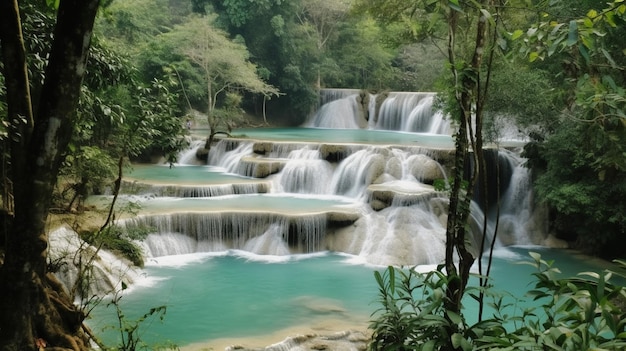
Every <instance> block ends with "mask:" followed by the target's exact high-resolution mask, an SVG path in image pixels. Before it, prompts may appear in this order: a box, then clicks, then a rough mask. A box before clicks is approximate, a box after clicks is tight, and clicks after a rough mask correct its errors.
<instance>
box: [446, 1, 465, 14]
mask: <svg viewBox="0 0 626 351" xmlns="http://www.w3.org/2000/svg"><path fill="white" fill-rule="evenodd" d="M448 6H449V7H450V8H451V9H453V10H454V11H458V12H463V8H462V7H461V4H459V0H448Z"/></svg>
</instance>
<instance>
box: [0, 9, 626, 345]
mask: <svg viewBox="0 0 626 351" xmlns="http://www.w3.org/2000/svg"><path fill="white" fill-rule="evenodd" d="M5 3H6V4H3V5H2V6H3V7H2V8H0V13H1V14H0V22H2V27H1V30H2V31H1V32H0V34H2V36H1V37H0V46H1V48H2V52H3V60H2V62H0V71H1V72H2V73H3V74H2V75H0V119H1V120H2V125H1V126H0V145H1V151H2V160H3V164H2V172H3V183H2V194H3V198H2V205H3V208H4V210H5V212H3V218H2V220H3V228H2V231H3V232H2V235H1V236H0V245H2V246H3V247H5V248H6V251H7V252H9V251H11V250H13V249H14V248H15V247H20V250H22V249H23V250H25V251H24V252H26V251H28V250H30V249H28V248H24V247H22V246H19V245H18V246H13V245H14V244H15V240H13V239H11V238H10V237H9V236H10V234H9V230H10V229H7V228H9V225H8V224H7V222H8V221H9V220H8V219H7V218H5V217H6V216H5V214H7V213H10V212H12V211H13V204H12V202H13V201H14V199H12V198H11V197H10V196H9V195H15V213H18V212H19V211H18V208H25V207H28V206H30V205H29V203H28V201H29V199H37V198H38V196H40V194H42V193H46V192H47V191H48V190H50V193H51V196H50V199H49V201H48V200H43V201H42V202H41V203H38V206H37V207H36V209H35V210H32V211H30V210H29V212H31V213H29V216H39V217H41V214H42V213H46V214H47V212H48V211H57V212H71V211H76V210H80V209H81V206H82V203H81V202H82V200H84V199H85V198H86V196H88V195H89V194H93V193H98V192H101V191H102V189H103V188H105V187H106V186H109V185H111V184H113V183H114V182H115V180H116V178H118V177H119V176H120V175H121V172H122V168H123V165H124V163H125V162H127V160H128V159H129V158H130V159H133V160H143V161H146V160H150V159H151V158H152V157H154V156H164V157H166V159H167V160H169V161H172V162H173V161H175V159H174V158H175V155H176V152H177V151H178V150H180V149H181V148H184V147H185V146H186V143H187V139H186V138H185V134H186V131H185V122H186V121H189V120H192V119H194V118H195V116H196V114H201V115H203V116H206V120H207V123H208V125H209V127H210V129H211V133H214V132H219V131H226V130H231V129H233V128H236V127H241V126H248V125H253V126H254V125H263V124H271V125H299V124H300V123H302V122H303V121H304V119H305V118H306V117H307V116H308V114H309V113H310V112H311V111H312V110H313V109H314V108H315V107H316V106H317V104H318V97H319V89H320V88H356V89H365V90H369V91H371V92H381V91H437V92H441V95H440V96H441V98H440V107H441V108H442V109H445V110H446V111H449V112H451V117H450V118H452V119H453V120H454V119H455V114H454V113H453V112H454V109H453V108H451V107H450V106H451V105H452V104H451V101H452V99H453V97H455V94H457V97H458V95H459V94H462V93H468V92H470V88H469V87H472V89H474V87H481V86H484V87H487V85H488V86H489V89H485V90H484V91H483V90H480V91H481V93H480V96H478V98H477V100H475V101H478V102H480V104H479V105H475V106H480V107H479V109H480V112H481V113H484V116H485V120H484V125H485V128H486V129H485V131H486V132H485V136H484V137H485V140H487V141H494V142H495V141H497V138H498V134H499V129H498V128H499V126H500V125H502V124H503V121H504V120H505V119H506V120H512V121H514V123H515V125H517V126H518V128H519V129H520V131H521V132H522V133H523V134H525V135H527V136H528V138H529V142H528V144H527V145H526V147H525V150H524V156H525V157H526V158H527V160H528V161H527V165H528V167H530V168H531V169H532V170H533V174H534V184H533V186H534V190H535V193H536V199H535V201H537V203H540V204H542V205H544V206H546V207H547V208H548V210H549V213H550V226H551V228H550V231H551V232H553V233H555V234H556V235H557V236H558V237H560V238H563V239H566V240H567V241H569V242H571V243H572V245H573V246H574V247H576V248H579V249H582V250H584V251H585V252H587V253H590V254H593V255H598V256H602V257H604V258H609V259H610V258H618V257H624V256H626V247H624V245H622V243H623V240H624V237H625V235H626V201H624V198H626V182H625V181H624V180H625V179H626V90H625V87H626V51H625V49H624V48H626V37H625V36H624V35H623V32H624V28H625V27H626V23H625V19H626V4H624V1H623V0H613V1H609V2H606V3H604V2H603V3H601V4H599V3H598V2H597V1H593V0H586V1H578V2H576V4H575V6H573V5H572V4H571V3H570V2H568V1H554V0H552V1H534V2H528V1H521V0H520V1H508V2H501V1H491V2H489V1H488V4H486V5H485V6H484V7H480V6H479V4H478V3H479V2H476V4H474V2H468V4H466V3H465V2H463V1H458V0H450V1H448V2H445V4H443V3H444V2H441V1H433V0H430V1H429V0H415V1H403V0H391V1H384V0H353V1H350V0H337V1H328V0H293V1H282V0H253V1H251V0H224V1H220V0H134V1H101V2H100V1H95V2H91V3H92V5H93V3H95V5H96V6H97V7H98V15H97V16H96V17H95V18H94V23H93V35H92V37H91V46H90V49H89V53H88V55H87V51H84V52H81V54H84V55H86V56H85V57H84V59H85V60H87V61H86V66H85V67H86V69H85V70H84V72H82V71H80V70H79V71H80V72H78V75H77V76H76V77H74V79H73V80H70V79H69V78H67V79H68V80H69V82H66V83H67V84H70V85H72V86H74V88H75V89H77V90H76V91H75V92H73V93H69V92H70V89H69V88H68V89H65V88H64V86H63V85H62V83H64V80H63V79H65V78H64V77H70V76H72V77H73V74H74V73H76V72H74V73H72V74H67V73H63V72H61V73H58V74H56V73H55V72H54V71H51V70H49V71H46V70H45V69H46V67H48V66H54V64H56V63H57V62H56V61H55V59H56V58H57V57H59V55H61V54H59V53H58V52H57V51H55V50H60V49H55V48H56V46H55V44H56V42H57V41H60V40H62V39H64V40H66V42H67V43H72V42H73V41H76V42H79V39H78V38H73V37H71V36H70V35H69V34H67V33H69V31H67V29H66V32H63V31H62V30H60V31H59V32H56V31H55V23H56V21H57V20H59V19H61V18H62V17H61V14H63V13H64V12H63V11H62V10H63V8H62V7H59V5H58V4H56V5H55V4H54V3H55V2H54V1H34V0H30V1H19V2H15V4H17V5H16V6H18V7H19V12H20V18H21V22H20V23H17V24H16V26H17V25H19V26H20V28H21V30H22V31H23V43H24V48H23V49H24V53H23V55H24V56H25V60H24V61H25V62H26V63H27V64H28V66H27V67H26V71H25V74H26V75H27V77H28V82H29V84H28V86H21V87H20V86H19V85H15V82H16V81H20V79H17V78H16V77H15V75H14V74H17V73H16V72H21V71H23V70H20V67H19V66H17V68H16V66H14V64H15V62H14V60H12V59H10V58H11V57H19V54H18V55H17V56H16V55H15V52H16V51H15V50H17V52H19V47H18V46H15V45H14V44H15V42H14V41H15V37H14V36H11V34H12V33H13V27H10V26H11V25H13V23H14V22H12V21H9V19H11V17H10V13H12V12H11V11H10V10H12V7H11V5H13V2H9V1H6V2H5ZM57 3H59V2H58V1H57ZM60 3H61V4H64V3H66V4H69V5H68V6H72V1H61V2H60ZM480 3H481V4H482V2H480ZM472 4H474V5H472ZM74 5H75V4H74ZM55 6H56V7H55ZM85 6H87V5H85ZM492 8H493V9H497V11H496V10H494V11H491V12H490V9H492ZM444 9H445V11H450V12H444ZM88 10H90V11H94V10H93V9H83V8H82V7H79V6H76V9H74V10H73V11H76V12H74V15H77V16H80V15H82V13H81V12H80V11H88ZM472 11H477V12H476V13H479V14H481V13H482V17H480V18H481V20H482V21H485V22H486V23H489V25H491V26H492V28H494V30H490V31H489V32H487V31H485V33H488V34H489V35H491V37H487V38H486V37H485V36H482V35H480V33H477V31H480V28H481V26H480V25H477V23H476V18H478V17H474V16H471V15H469V14H470V13H474V12H472ZM70 13H72V12H71V11H70ZM93 14H94V16H95V12H93ZM442 14H444V15H442ZM70 17H71V14H70ZM64 19H65V20H67V18H64ZM60 22H61V23H62V21H60ZM75 25H76V26H77V27H80V28H81V29H84V31H85V32H88V33H91V29H90V28H89V27H90V24H89V23H79V24H75ZM452 29H453V30H452ZM451 32H453V33H454V36H451V35H450V33H451ZM66 34H67V37H68V38H69V39H68V38H66V36H65V35H66ZM477 34H478V35H477ZM452 37H453V38H454V39H455V40H456V42H455V45H454V46H451V45H450V42H449V40H450V38H452ZM477 37H478V38H483V39H484V40H485V43H486V44H485V45H487V46H485V47H484V49H485V50H484V53H485V54H484V57H481V59H482V62H484V63H485V65H475V66H473V65H472V64H473V62H471V60H470V59H468V60H465V61H464V60H462V59H460V58H463V57H470V58H471V57H472V50H475V47H478V46H477V45H476V42H474V41H473V40H474V39H475V38H477ZM486 39H488V40H486ZM68 45H69V44H68ZM16 48H17V49H16ZM450 48H452V49H453V50H450ZM480 48H481V53H482V49H483V47H482V46H481V47H480ZM74 52H76V51H74ZM473 53H474V54H475V53H476V51H474V52H473ZM61 56H62V55H61ZM453 57H454V58H459V59H458V60H456V61H451V58H453ZM474 58H476V55H474ZM78 59H81V57H79V58H78ZM451 62H454V63H455V64H456V65H458V66H454V65H452V64H451ZM79 63H80V61H79ZM76 65H78V66H80V64H76ZM451 66H452V67H451ZM467 67H470V68H471V69H472V70H473V71H470V70H469V69H467ZM483 69H484V72H483V71H481V72H479V73H481V74H480V75H479V74H478V72H477V71H476V70H483ZM75 71H76V70H75ZM459 72H461V73H462V74H463V77H462V78H463V79H459V76H457V75H456V74H457V73H459ZM64 74H65V75H64ZM83 75H84V77H83ZM59 77H60V78H59ZM472 77H474V79H472ZM478 77H480V79H479V78H478ZM18 78H19V77H18ZM55 79H56V80H55ZM48 80H50V82H48ZM62 88H63V89H62ZM16 89H17V90H18V91H26V92H28V96H29V99H30V101H31V102H30V106H31V109H29V108H26V107H25V106H26V105H25V104H23V103H22V104H16V105H12V104H11V102H12V101H16V100H20V97H19V94H18V96H17V97H16V95H12V94H14V92H15V91H16ZM20 89H21V90H20ZM71 91H73V90H71ZM471 91H474V90H471ZM55 94H68V95H71V96H72V97H74V98H75V101H76V108H73V107H72V106H73V104H67V105H63V104H60V105H61V106H55V105H54V101H57V100H58V101H63V100H62V99H60V98H57V97H55ZM474 98H476V97H474ZM469 101H470V100H468V102H469ZM472 101H474V100H472ZM22 102H23V101H22ZM470 105H472V104H471V103H470ZM470 105H468V106H470ZM13 106H19V108H17V109H16V108H15V107H13ZM471 108H472V107H471V106H470V109H471ZM68 111H74V112H71V113H70V112H68ZM473 112H475V111H473ZM55 113H61V114H66V115H67V116H68V122H67V123H65V122H59V123H61V124H60V125H61V126H62V127H61V128H62V131H61V132H59V133H60V134H59V135H61V137H60V138H61V139H63V140H64V141H63V142H62V143H61V144H60V145H59V150H61V152H60V153H59V154H58V155H56V154H53V155H51V156H50V157H51V158H50V161H51V162H50V165H51V166H50V167H51V171H50V172H52V173H54V175H53V176H51V177H49V176H47V175H46V176H45V177H43V178H41V179H40V178H37V177H38V174H39V173H37V172H32V170H33V168H34V167H39V166H40V165H39V164H37V165H36V164H35V163H32V164H31V163H29V162H30V161H24V162H22V161H18V160H27V159H29V158H32V157H33V155H34V154H40V153H41V154H43V151H40V150H43V148H45V147H46V145H43V144H42V145H38V146H28V145H30V144H28V142H30V140H31V139H37V138H40V139H42V140H44V139H45V138H44V137H45V136H46V134H44V132H43V131H40V130H39V129H38V127H37V126H38V120H39V118H42V120H44V119H43V117H38V116H42V115H43V116H48V115H49V116H48V117H49V118H48V117H46V118H45V121H47V122H46V123H45V125H46V126H48V125H49V123H48V122H49V121H53V122H50V123H52V124H54V123H56V119H55V118H56V117H55V116H56V115H55ZM31 115H32V116H35V118H32V117H29V116H31ZM33 120H34V122H33ZM194 120H195V119H194ZM455 121H456V120H455ZM457 122H458V121H457ZM31 133H32V134H31ZM45 140H46V142H47V141H48V139H45ZM42 143H43V142H42ZM29 147H30V148H29ZM11 161H13V163H11ZM33 162H34V161H33ZM57 172H58V175H59V176H60V178H61V179H62V180H63V182H59V183H57V177H56V175H57ZM29 173H32V176H33V177H35V178H33V179H34V180H33V179H31V178H28V177H25V178H23V179H22V176H23V175H24V174H29ZM42 174H43V173H42ZM44 175H45V174H44ZM29 176H30V175H29ZM27 181H33V182H48V183H49V182H54V186H53V187H51V188H50V189H46V188H44V189H41V190H38V189H24V187H25V185H24V184H29V183H27ZM118 182H119V179H118ZM39 191H41V192H42V193H39ZM40 198H42V197H40ZM44 207H45V209H44ZM29 216H26V217H23V218H22V217H19V218H17V217H16V220H15V223H17V224H15V223H11V225H13V226H14V228H20V227H19V225H22V224H24V223H27V222H28V221H30V219H32V218H33V217H29ZM45 217H46V216H45V215H43V218H40V219H42V221H41V222H42V223H43V221H45ZM20 223H21V224H20ZM16 225H17V227H16ZM24 225H25V224H24ZM41 225H42V226H43V224H41ZM41 229H42V228H35V231H37V230H41ZM33 235H34V236H35V237H39V236H38V235H39V234H37V233H34V234H33ZM24 245H26V244H24ZM44 246H45V245H44ZM17 252H22V251H19V250H18V251H17ZM16 255H17V254H16ZM28 255H34V256H37V255H38V253H37V252H30V251H28ZM28 255H25V256H28ZM9 256H11V255H7V261H9V260H10V259H12V258H10V257H9ZM13 256H14V255H13ZM28 257H30V256H28ZM25 259H26V258H25ZM40 268H41V271H45V268H43V267H40ZM8 274H9V273H7V272H4V273H3V275H2V279H3V281H2V285H3V286H4V285H5V280H4V279H8V278H7V277H10V275H8ZM50 284H53V283H50ZM16 285H19V284H16ZM16 291H17V290H16ZM16 294H19V292H16ZM33 294H34V295H36V293H33ZM4 297H8V298H10V297H11V295H10V294H8V295H4ZM7 316H8V315H7ZM6 318H10V316H9V317H6ZM7 323H10V321H8V322H7ZM48 333H53V332H50V331H48ZM5 337H6V335H3V338H5ZM0 341H2V340H0Z"/></svg>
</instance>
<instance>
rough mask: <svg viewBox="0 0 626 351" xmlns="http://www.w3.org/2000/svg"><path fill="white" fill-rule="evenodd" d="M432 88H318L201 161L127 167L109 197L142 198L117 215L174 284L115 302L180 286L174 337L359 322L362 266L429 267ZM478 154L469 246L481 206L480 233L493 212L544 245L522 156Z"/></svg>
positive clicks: (443, 127)
mask: <svg viewBox="0 0 626 351" xmlns="http://www.w3.org/2000/svg"><path fill="white" fill-rule="evenodd" d="M433 100H434V95H433V94H430V93H393V92H392V93H380V94H365V93H363V92H360V91H358V90H327V91H323V92H322V96H321V104H322V105H321V106H320V108H319V110H318V112H317V113H316V114H314V115H312V116H311V118H310V120H309V121H308V122H307V123H306V124H305V126H303V127H300V128H260V129H246V130H235V131H233V137H228V138H222V139H221V140H219V141H217V143H216V144H215V145H213V146H212V147H211V150H210V153H209V155H208V158H207V159H206V161H205V162H201V164H197V163H196V161H191V160H190V159H189V158H188V157H187V155H190V154H194V153H195V150H193V148H197V147H202V145H203V144H201V143H198V144H193V146H192V148H191V150H189V151H188V152H185V153H184V155H185V157H184V158H181V160H186V161H185V162H186V163H185V164H183V163H181V164H176V165H174V166H173V167H172V168H170V167H168V166H167V165H150V166H136V167H135V168H134V169H133V171H132V172H131V173H130V174H129V176H128V179H127V181H126V182H125V186H124V192H126V193H128V195H126V196H125V197H122V198H121V199H120V200H119V201H120V203H124V202H125V201H133V202H137V203H138V204H139V205H141V210H140V211H139V213H137V214H136V215H133V216H127V217H126V218H125V219H123V220H121V221H119V223H120V224H122V225H125V226H128V227H133V226H142V227H147V228H150V229H151V233H150V234H149V235H148V237H147V238H146V239H145V240H144V241H143V242H142V243H141V245H142V247H143V250H144V252H145V254H146V256H147V262H146V266H147V272H148V275H150V274H155V275H157V279H160V278H158V276H159V274H163V275H164V278H163V279H164V280H171V281H172V283H171V285H167V283H160V285H159V287H158V288H157V289H154V288H152V286H150V287H147V288H145V289H143V290H142V289H141V288H139V290H141V291H143V292H142V293H141V295H140V296H139V295H138V296H128V299H127V300H126V301H133V299H134V300H137V301H139V300H147V301H150V303H151V304H160V303H161V302H160V301H161V300H163V299H165V301H164V302H163V304H169V299H170V297H172V296H176V297H179V296H184V301H182V302H178V305H176V303H175V306H174V307H173V308H172V309H171V312H170V308H169V307H168V316H167V318H166V319H170V318H172V319H174V320H177V321H179V322H173V323H172V324H169V325H167V326H164V327H162V328H161V329H160V330H159V331H157V333H161V334H163V335H166V334H167V335H171V336H170V337H171V338H173V339H178V340H183V341H182V342H183V343H190V342H198V341H202V340H206V339H209V338H216V337H223V336H224V335H230V336H233V335H234V336H242V333H243V335H249V334H255V333H257V334H258V335H266V334H267V333H268V330H270V331H275V330H277V329H279V328H284V327H286V326H293V325H295V324H299V323H311V322H312V321H313V320H314V319H316V318H320V319H322V320H324V321H326V320H328V319H333V318H334V319H338V320H343V321H346V320H347V319H348V318H349V315H350V316H352V315H353V314H352V311H357V310H358V313H359V314H361V313H362V314H364V315H365V317H362V319H358V321H355V322H354V323H356V324H358V325H366V324H367V322H366V321H367V318H368V317H367V316H368V315H369V313H371V305H368V304H369V303H370V302H371V301H373V299H374V295H375V291H376V288H375V286H373V285H374V284H373V282H372V278H371V271H369V270H368V269H370V268H369V266H371V265H373V266H377V267H378V266H386V265H398V266H400V265H404V266H408V265H421V266H426V267H430V268H432V267H434V266H435V265H437V264H440V263H441V262H442V261H443V259H444V255H445V225H446V221H447V206H448V202H447V194H445V193H440V192H438V191H436V190H435V187H434V185H433V184H434V183H435V181H436V180H438V179H446V178H447V176H448V175H449V173H450V169H451V167H452V163H453V156H454V144H453V140H452V138H451V137H450V130H451V128H450V125H449V123H448V122H447V121H446V120H445V118H443V116H442V114H441V113H440V112H438V111H435V110H434V109H433ZM489 154H490V155H491V157H489V160H490V164H489V169H490V172H489V174H496V173H497V174H499V175H500V177H501V182H500V183H499V184H500V188H499V189H496V190H495V191H490V193H489V194H487V195H485V196H486V198H488V199H489V201H488V205H487V206H483V205H481V204H482V203H483V201H481V200H480V199H478V201H476V202H474V203H472V218H473V219H472V223H471V227H472V232H473V233H474V238H473V239H474V246H475V247H478V246H479V245H478V244H477V243H478V242H479V241H480V239H481V234H482V230H483V213H487V214H488V215H489V220H488V221H487V230H486V232H487V235H490V236H491V235H493V230H494V228H495V227H496V224H497V226H498V228H499V234H498V238H499V242H500V245H513V244H540V243H542V240H544V239H543V236H544V233H545V232H544V231H543V224H542V223H543V222H541V221H540V219H541V218H542V217H541V216H540V215H538V213H541V211H537V210H534V209H533V207H532V202H533V201H532V192H531V191H530V189H529V179H530V175H529V174H528V171H527V170H526V169H525V168H523V167H522V166H521V164H522V162H523V160H521V159H520V158H519V156H517V155H516V153H515V152H511V151H508V150H496V149H493V150H492V151H490V153H489ZM496 164H497V165H498V167H497V168H496V167H495V165H496ZM495 169H497V170H498V171H497V172H495V171H493V170H495ZM489 184H490V188H493V186H492V182H491V181H490V182H489ZM130 194H132V195H130ZM494 194H496V195H494ZM481 196H482V195H481ZM105 200H106V198H105ZM496 200H498V201H496ZM498 203H499V208H500V211H499V212H500V220H499V223H496V222H495V213H496V212H497V208H498V206H497V204H498ZM531 232H532V233H533V234H532V235H531V234H530V233H531ZM173 257H180V260H183V261H184V260H194V259H196V258H197V257H200V258H198V260H199V262H198V263H197V264H196V263H194V264H188V266H185V268H184V269H181V268H180V267H178V266H176V265H175V264H173V265H172V266H168V262H172V261H176V260H177V259H176V258H173ZM258 261H262V262H265V264H261V263H258ZM176 262H178V261H176ZM255 262H256V263H255ZM268 262H271V263H268ZM276 262H279V264H276ZM294 262H297V263H294ZM283 263H286V264H283ZM354 263H358V264H357V265H354ZM161 266H162V267H161ZM356 267H358V269H357V268H356ZM300 269H302V270H300ZM348 271H349V272H350V273H346V274H345V275H337V276H336V275H335V273H337V274H341V273H342V272H348ZM187 272H189V273H187ZM194 274H195V275H194ZM187 275H190V276H189V277H188V276H187ZM191 275H194V276H191ZM357 275H358V276H359V277H357ZM505 275H506V273H505ZM178 278H180V279H181V280H179V279H178ZM234 278H237V279H241V280H237V281H236V282H235V280H234ZM174 281H176V283H174ZM368 282H369V283H371V284H369V285H368ZM268 284H269V286H266V285H268ZM359 284H360V285H359ZM303 286H304V287H305V288H304V290H305V291H304V292H301V291H298V292H295V291H293V290H295V289H297V288H298V289H299V288H300V287H303ZM322 290H330V292H329V291H322ZM344 292H345V296H342V297H337V298H340V299H341V301H334V300H333V301H331V303H330V304H331V305H333V306H335V305H336V306H338V307H336V308H335V307H333V308H332V309H330V310H326V309H324V310H320V308H318V307H319V306H317V305H316V306H317V307H316V308H315V309H314V310H309V309H307V310H306V311H303V307H305V306H304V305H305V303H304V302H303V299H305V298H306V299H307V301H310V300H311V297H310V296H303V295H311V296H314V297H315V296H329V295H328V294H331V293H337V294H339V295H340V294H343V293H344ZM292 293H293V294H294V295H295V297H294V296H291V295H290V294H292ZM219 294H221V295H219ZM368 294H369V295H368ZM207 296H210V297H211V298H209V299H207ZM333 296H334V295H333ZM192 297H193V299H194V300H193V301H194V302H188V300H189V301H190V300H191V299H192ZM125 298H126V297H125ZM172 299H173V298H172ZM313 299H314V298H313ZM359 299H360V300H359ZM177 301H178V300H177ZM198 301H200V302H198ZM355 301H360V302H358V303H357V302H355ZM231 302H232V303H231ZM209 303H212V304H211V305H210V306H208V304H209ZM351 303H354V304H355V306H350V307H348V308H346V309H344V306H349V305H350V304H351ZM130 304H132V305H133V306H138V307H135V308H136V309H137V310H136V311H133V312H132V313H134V315H141V313H145V310H142V308H145V302H144V303H143V304H142V303H140V302H137V303H136V304H135V302H132V303H131V302H129V305H130ZM326 305H328V304H326ZM356 305H358V306H356ZM347 310H349V311H351V312H350V314H348V313H346V311H347ZM177 313H178V314H177ZM198 314H199V315H201V317H200V318H199V320H196V319H198V318H197V316H196V315H198ZM259 316H263V317H264V318H259ZM225 320H228V321H229V322H225ZM180 321H185V322H180ZM303 321H304V322H303ZM250 323H252V324H254V326H247V325H248V324H250ZM259 323H260V324H262V325H258V324H259ZM273 323H275V324H273ZM244 324H246V326H244ZM269 324H272V326H269ZM181 326H184V328H179V327H181ZM190 326H193V327H194V328H191V327H190ZM155 328H159V327H158V326H155ZM177 328H179V329H177ZM268 328H269V329H268ZM192 329H193V330H196V329H197V331H196V332H195V334H194V335H193V336H183V334H185V335H186V334H187V333H190V331H191V330H192ZM346 329H351V328H350V327H348V328H342V329H341V330H346ZM290 335H292V334H290Z"/></svg>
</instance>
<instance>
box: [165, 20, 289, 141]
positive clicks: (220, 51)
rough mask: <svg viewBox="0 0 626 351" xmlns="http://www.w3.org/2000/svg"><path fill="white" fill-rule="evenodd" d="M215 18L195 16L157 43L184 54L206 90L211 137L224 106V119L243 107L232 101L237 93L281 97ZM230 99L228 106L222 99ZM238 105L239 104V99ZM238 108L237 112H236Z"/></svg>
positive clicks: (241, 45)
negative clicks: (235, 104) (218, 109)
mask: <svg viewBox="0 0 626 351" xmlns="http://www.w3.org/2000/svg"><path fill="white" fill-rule="evenodd" d="M213 21H214V17H209V16H206V17H198V16H194V17H191V18H188V20H187V21H186V22H185V23H184V24H181V25H178V26H176V27H174V29H173V30H172V31H171V32H169V33H167V34H162V35H160V36H158V37H157V38H156V39H155V40H158V41H162V42H164V43H167V45H168V47H169V48H170V50H173V51H176V52H181V53H182V55H183V56H182V57H180V59H181V61H188V62H189V64H190V65H188V66H186V67H190V68H192V69H193V70H195V71H196V72H197V74H195V75H194V77H196V78H198V79H200V80H199V81H198V82H196V84H197V85H199V86H202V87H204V89H203V92H204V101H205V104H206V105H205V108H203V109H202V111H204V112H206V113H207V115H208V122H209V127H210V128H211V136H213V135H215V133H217V132H219V131H220V130H218V129H217V128H218V126H219V124H220V123H218V120H217V117H219V116H216V114H215V111H216V109H217V108H218V107H221V106H224V108H223V109H222V112H224V111H227V112H229V113H228V114H224V113H222V114H221V117H224V116H228V115H230V114H233V113H234V112H235V111H236V110H237V108H238V107H239V106H233V102H234V101H235V100H233V99H232V96H234V95H227V94H229V93H230V94H235V93H237V92H240V91H241V92H248V93H251V94H260V95H263V96H265V97H271V96H272V95H278V90H277V89H276V88H274V87H273V86H271V85H269V84H267V83H265V82H264V81H263V80H262V79H261V78H260V77H259V74H258V71H257V67H256V66H255V65H254V64H252V63H251V62H250V61H249V53H248V51H247V48H246V46H245V45H243V44H242V43H241V42H240V41H236V40H229V39H228V37H227V35H226V33H224V32H223V31H221V30H219V29H217V28H215V27H214V26H213V24H212V23H213ZM226 98H228V99H229V100H228V101H226V104H224V102H223V100H222V99H226ZM237 101H239V100H238V99H237ZM233 107H234V109H233Z"/></svg>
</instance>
